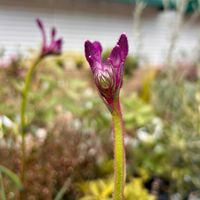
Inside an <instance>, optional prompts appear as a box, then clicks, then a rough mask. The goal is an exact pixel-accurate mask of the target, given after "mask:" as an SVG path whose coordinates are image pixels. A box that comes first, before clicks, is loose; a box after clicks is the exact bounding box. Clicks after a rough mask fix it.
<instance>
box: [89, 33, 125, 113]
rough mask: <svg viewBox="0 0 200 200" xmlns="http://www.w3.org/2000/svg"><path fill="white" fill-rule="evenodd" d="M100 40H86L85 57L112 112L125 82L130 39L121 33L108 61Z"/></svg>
mask: <svg viewBox="0 0 200 200" xmlns="http://www.w3.org/2000/svg"><path fill="white" fill-rule="evenodd" d="M101 53H102V47H101V44H100V43H99V42H90V41H86V42H85V57H86V59H87V61H88V62H89V64H90V68H91V70H92V73H93V76H94V81H95V84H96V86H97V88H98V91H99V93H100V96H101V97H102V99H103V101H104V102H105V104H106V106H107V107H108V108H109V110H110V111H111V112H112V110H113V102H114V100H115V99H116V98H118V97H119V92H120V88H121V86H122V82H123V72H124V62H125V59H126V57H127V55H128V40H127V37H126V35H125V34H121V36H120V38H119V41H118V42H117V44H116V46H115V47H114V48H113V49H112V51H111V53H110V56H109V57H108V58H107V60H106V62H104V63H103V62H102V58H101Z"/></svg>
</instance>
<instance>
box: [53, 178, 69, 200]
mask: <svg viewBox="0 0 200 200" xmlns="http://www.w3.org/2000/svg"><path fill="white" fill-rule="evenodd" d="M68 185H69V181H66V182H65V183H64V185H63V186H62V188H61V189H60V190H59V192H58V193H57V195H56V197H55V199H54V200H62V198H63V196H64V194H65V193H66V191H67V188H68Z"/></svg>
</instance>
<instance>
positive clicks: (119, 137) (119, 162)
mask: <svg viewBox="0 0 200 200" xmlns="http://www.w3.org/2000/svg"><path fill="white" fill-rule="evenodd" d="M101 54H102V46H101V43H100V42H97V41H95V42H90V41H89V40H88V41H86V42H85V56H86V59H87V61H88V62H89V64H90V68H91V70H92V73H93V77H94V82H95V84H96V86H97V89H98V92H99V94H100V97H101V98H102V100H103V102H104V103H105V105H106V106H107V108H108V110H109V111H110V113H111V115H112V121H113V135H114V138H113V141H114V177H115V178H114V179H115V180H114V193H113V199H114V200H122V199H124V185H125V179H126V173H125V169H126V166H125V163H126V161H125V149H124V125H123V121H122V112H121V107H120V98H119V94H120V89H121V87H122V82H123V72H124V62H125V59H126V57H127V55H128V40H127V37H126V35H125V34H121V36H120V38H119V40H118V42H117V45H116V46H115V47H114V48H113V49H112V51H111V53H110V56H109V57H108V58H107V60H106V61H105V62H102V58H101Z"/></svg>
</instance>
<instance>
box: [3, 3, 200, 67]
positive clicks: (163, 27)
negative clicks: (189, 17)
mask: <svg viewBox="0 0 200 200" xmlns="http://www.w3.org/2000/svg"><path fill="white" fill-rule="evenodd" d="M133 11H134V8H133V5H132V4H128V3H125V4H122V3H114V2H112V3H111V2H108V1H107V2H106V1H101V0H43V1H41V0H34V1H30V0H0V47H1V48H5V50H6V53H7V55H8V54H10V53H13V52H16V51H25V50H26V49H30V48H37V47H38V45H39V44H40V42H41V35H40V34H41V33H40V32H39V30H38V28H37V27H36V24H35V21H34V20H35V19H36V18H37V17H39V18H41V19H42V20H43V21H44V22H45V25H46V27H47V28H50V27H51V26H56V27H57V30H58V35H59V36H62V37H63V38H64V49H65V50H78V51H83V44H84V41H85V40H86V39H90V40H99V41H101V42H102V44H103V46H104V48H106V47H112V46H113V45H114V44H115V43H116V40H117V39H118V37H119V35H120V33H121V32H126V33H127V35H128V38H129V46H130V52H131V53H132V54H134V53H136V48H137V47H138V41H139V40H138V38H137V37H134V35H135V34H134V31H133V30H134V23H133ZM141 25H142V26H141V32H140V33H141V37H140V38H141V41H140V46H139V48H140V51H139V52H140V55H142V57H143V58H145V60H146V61H148V62H151V63H157V64H159V63H162V62H163V60H164V59H165V57H166V54H167V50H168V48H169V44H170V43H169V41H170V38H171V33H172V32H173V30H174V29H175V27H176V26H177V25H176V15H175V11H168V12H162V11H160V10H158V8H155V7H154V8H153V7H148V8H145V10H144V12H143V16H142V21H141ZM199 39H200V20H197V22H195V23H191V24H189V25H187V26H184V28H183V31H182V32H181V34H180V37H179V40H178V45H177V48H176V52H178V53H177V54H176V55H177V56H179V55H180V53H181V52H183V51H185V52H186V53H187V54H188V57H192V56H194V52H195V49H197V48H198V47H199V44H198V43H200V41H199Z"/></svg>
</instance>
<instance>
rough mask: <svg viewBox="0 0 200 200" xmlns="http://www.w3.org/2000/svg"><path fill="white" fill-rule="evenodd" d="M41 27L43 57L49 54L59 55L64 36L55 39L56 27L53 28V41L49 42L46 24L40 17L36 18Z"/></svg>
mask: <svg viewBox="0 0 200 200" xmlns="http://www.w3.org/2000/svg"><path fill="white" fill-rule="evenodd" d="M36 22H37V25H38V27H39V29H40V30H41V32H42V40H43V41H42V50H41V57H45V56H48V55H59V54H60V53H61V50H62V44H63V41H62V38H59V39H55V37H56V29H55V28H52V30H51V41H50V43H49V44H48V43H47V37H46V32H45V30H44V25H43V23H42V21H41V20H40V19H37V20H36Z"/></svg>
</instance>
